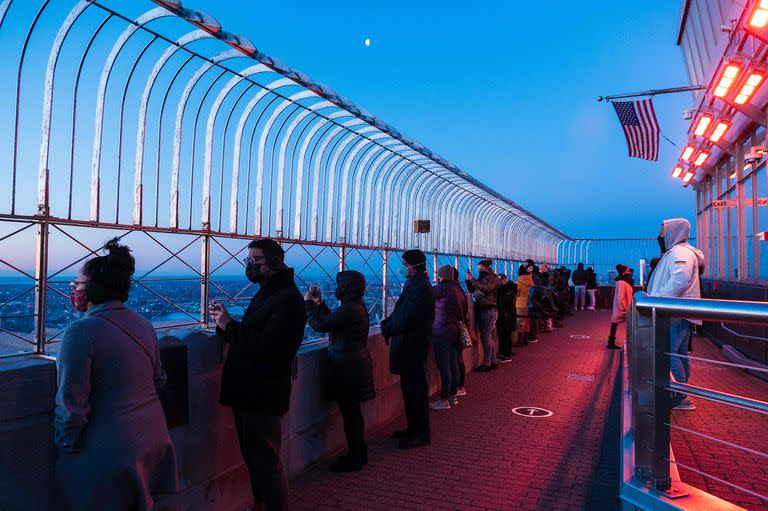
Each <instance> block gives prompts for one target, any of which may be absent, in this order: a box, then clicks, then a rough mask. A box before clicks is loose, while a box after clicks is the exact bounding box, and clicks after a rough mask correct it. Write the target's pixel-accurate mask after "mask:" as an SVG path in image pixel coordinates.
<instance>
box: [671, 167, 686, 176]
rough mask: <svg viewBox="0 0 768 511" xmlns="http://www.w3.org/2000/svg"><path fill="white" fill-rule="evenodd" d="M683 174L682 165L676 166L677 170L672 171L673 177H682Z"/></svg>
mask: <svg viewBox="0 0 768 511" xmlns="http://www.w3.org/2000/svg"><path fill="white" fill-rule="evenodd" d="M682 173H683V167H681V166H680V165H675V168H674V169H672V177H680V175H681V174H682Z"/></svg>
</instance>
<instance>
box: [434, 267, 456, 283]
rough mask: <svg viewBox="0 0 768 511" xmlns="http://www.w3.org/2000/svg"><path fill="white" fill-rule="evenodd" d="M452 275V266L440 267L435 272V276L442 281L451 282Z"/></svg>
mask: <svg viewBox="0 0 768 511" xmlns="http://www.w3.org/2000/svg"><path fill="white" fill-rule="evenodd" d="M453 274H454V272H453V266H451V265H450V264H446V265H445V266H441V267H440V268H438V270H437V276H438V277H440V278H441V279H443V280H453Z"/></svg>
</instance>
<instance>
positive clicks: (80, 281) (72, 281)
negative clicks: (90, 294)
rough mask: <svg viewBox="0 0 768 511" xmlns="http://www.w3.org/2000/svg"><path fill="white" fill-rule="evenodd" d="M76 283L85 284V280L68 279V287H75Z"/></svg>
mask: <svg viewBox="0 0 768 511" xmlns="http://www.w3.org/2000/svg"><path fill="white" fill-rule="evenodd" d="M78 284H85V281H83V280H70V281H69V287H71V288H75V287H77V285H78Z"/></svg>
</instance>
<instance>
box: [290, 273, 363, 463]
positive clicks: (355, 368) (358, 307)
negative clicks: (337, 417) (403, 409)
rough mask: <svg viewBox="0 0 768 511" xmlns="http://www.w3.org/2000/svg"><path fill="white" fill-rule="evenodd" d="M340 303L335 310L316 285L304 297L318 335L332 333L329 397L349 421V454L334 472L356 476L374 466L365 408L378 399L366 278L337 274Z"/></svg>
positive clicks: (329, 343)
mask: <svg viewBox="0 0 768 511" xmlns="http://www.w3.org/2000/svg"><path fill="white" fill-rule="evenodd" d="M335 296H336V299H337V300H339V306H338V307H337V308H336V310H334V311H331V309H329V308H328V306H327V305H326V304H325V302H324V301H323V295H322V293H320V291H319V290H318V289H317V288H316V287H312V288H310V290H309V291H307V292H306V293H305V294H304V303H305V305H306V309H307V321H308V323H309V326H311V327H312V328H313V329H314V330H315V331H317V332H327V333H329V338H328V377H327V386H326V393H327V397H328V399H329V400H331V401H336V403H337V404H338V406H339V412H341V417H342V419H343V420H344V435H345V436H346V439H347V454H345V455H344V456H341V457H339V459H338V460H336V462H334V463H333V464H332V465H331V470H332V471H334V472H356V471H359V470H362V468H363V465H365V464H366V463H368V447H367V446H366V445H365V419H364V417H363V411H362V409H361V405H362V403H363V402H365V401H370V400H371V399H373V398H374V397H376V390H375V387H374V384H373V362H372V360H371V353H370V351H369V350H368V330H369V328H370V319H369V318H368V309H367V308H366V305H365V302H364V301H363V297H364V296H365V277H364V276H363V274H362V273H360V272H357V271H341V272H339V273H337V274H336V293H335Z"/></svg>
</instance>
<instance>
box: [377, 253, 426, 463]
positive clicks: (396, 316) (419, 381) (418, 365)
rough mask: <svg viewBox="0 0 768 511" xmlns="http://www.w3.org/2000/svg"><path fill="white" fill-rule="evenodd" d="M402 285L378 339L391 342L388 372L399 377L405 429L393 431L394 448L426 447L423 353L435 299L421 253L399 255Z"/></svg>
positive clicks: (424, 358)
mask: <svg viewBox="0 0 768 511" xmlns="http://www.w3.org/2000/svg"><path fill="white" fill-rule="evenodd" d="M403 266H405V268H406V278H407V280H406V283H405V286H404V287H403V291H402V293H400V296H399V297H398V299H397V303H396V304H395V308H394V310H393V311H392V314H390V315H389V316H388V317H387V318H386V319H384V320H383V321H382V322H381V335H383V336H384V338H385V339H387V340H388V339H391V346H390V349H389V370H390V372H392V374H397V375H399V376H400V390H401V391H402V393H403V405H404V407H405V418H406V421H407V423H408V427H407V428H406V429H404V430H399V431H395V433H394V435H393V436H394V437H395V438H397V439H399V443H398V447H400V448H401V449H412V448H415V447H422V446H426V445H429V444H430V441H431V440H430V430H429V385H428V383H427V353H428V352H429V345H430V341H431V337H432V323H434V321H435V299H434V298H433V296H432V286H431V284H430V282H429V276H428V275H427V256H425V255H424V252H422V251H421V250H407V251H405V252H404V253H403Z"/></svg>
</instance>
